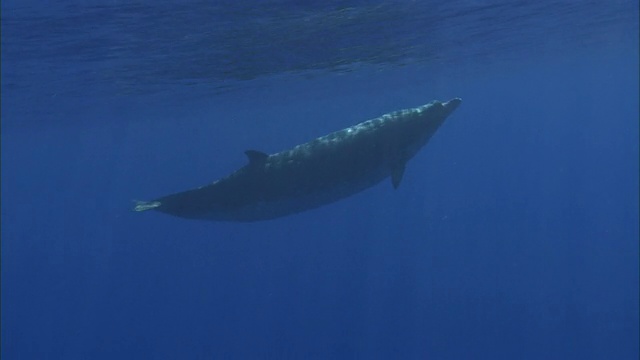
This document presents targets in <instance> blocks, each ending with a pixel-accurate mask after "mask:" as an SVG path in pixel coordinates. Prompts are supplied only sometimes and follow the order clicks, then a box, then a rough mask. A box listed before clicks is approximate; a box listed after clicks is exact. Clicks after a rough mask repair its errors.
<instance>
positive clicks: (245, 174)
mask: <svg viewBox="0 0 640 360" xmlns="http://www.w3.org/2000/svg"><path fill="white" fill-rule="evenodd" d="M461 102H462V100H460V99H458V98H455V99H452V100H450V101H448V102H444V103H443V102H440V101H432V102H431V103H429V104H426V105H423V106H419V107H416V108H413V109H406V110H400V111H396V112H392V113H389V114H386V115H383V116H381V117H378V118H376V119H372V120H368V121H365V122H362V123H360V124H357V125H354V126H351V127H348V128H346V129H343V130H340V131H336V132H333V133H331V134H328V135H325V136H322V137H319V138H317V139H315V140H313V141H310V142H308V143H305V144H301V145H298V146H296V147H294V148H292V149H290V150H286V151H282V152H279V153H275V154H271V155H267V154H265V153H262V152H260V151H256V150H248V151H246V152H245V153H246V155H247V157H248V158H249V163H248V164H247V165H246V166H244V167H242V168H240V169H239V170H237V171H235V172H233V173H232V174H230V175H229V176H227V177H225V178H222V179H220V180H217V181H214V182H213V183H211V184H209V185H205V186H202V187H199V188H197V189H192V190H187V191H183V192H179V193H176V194H171V195H167V196H163V197H161V198H158V199H155V200H153V201H149V202H138V203H137V205H136V206H135V208H134V210H135V211H145V210H151V209H153V210H157V211H160V212H163V213H166V214H169V215H174V216H178V217H182V218H188V219H201V220H212V221H243V222H248V221H259V220H269V219H273V218H278V217H281V216H285V215H290V214H295V213H298V212H301V211H305V210H309V209H313V208H317V207H319V206H322V205H326V204H329V203H332V202H335V201H337V200H340V199H343V198H345V197H348V196H351V195H353V194H356V193H358V192H360V191H362V190H365V189H367V188H369V187H371V186H373V185H376V184H377V183H379V182H381V181H382V180H384V179H385V178H388V177H390V178H391V182H392V184H393V187H394V188H397V187H398V186H399V185H400V181H401V180H402V174H403V173H404V168H405V164H406V163H407V161H408V160H409V159H411V158H412V157H413V156H414V155H415V154H416V153H417V152H418V150H420V148H422V147H423V146H424V145H425V144H426V143H427V142H428V141H429V139H430V138H431V136H432V135H433V134H434V133H435V132H436V130H438V128H439V127H440V125H442V123H443V122H444V121H445V119H446V118H447V117H448V116H449V115H450V114H451V113H452V112H453V111H454V110H455V109H456V108H457V107H458V105H460V103H461Z"/></svg>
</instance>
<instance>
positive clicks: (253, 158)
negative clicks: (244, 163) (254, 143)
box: [244, 150, 269, 165]
mask: <svg viewBox="0 0 640 360" xmlns="http://www.w3.org/2000/svg"><path fill="white" fill-rule="evenodd" d="M244 153H245V154H246V155H247V157H248V158H249V165H262V164H264V163H265V161H267V158H268V157H269V155H267V154H265V153H263V152H262V151H258V150H247V151H245V152H244Z"/></svg>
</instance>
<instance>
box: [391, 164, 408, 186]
mask: <svg viewBox="0 0 640 360" xmlns="http://www.w3.org/2000/svg"><path fill="white" fill-rule="evenodd" d="M404 165H405V163H399V164H397V165H396V166H395V167H394V168H393V169H392V170H391V184H393V188H394V189H397V188H398V186H400V181H402V175H403V174H404Z"/></svg>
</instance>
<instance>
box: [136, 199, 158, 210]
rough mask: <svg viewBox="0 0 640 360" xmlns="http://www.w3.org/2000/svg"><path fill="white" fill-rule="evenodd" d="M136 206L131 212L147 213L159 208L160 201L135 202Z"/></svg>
mask: <svg viewBox="0 0 640 360" xmlns="http://www.w3.org/2000/svg"><path fill="white" fill-rule="evenodd" d="M135 203H136V206H134V207H133V211H147V210H151V209H155V208H157V207H160V205H161V204H160V201H138V200H136V201H135Z"/></svg>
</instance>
